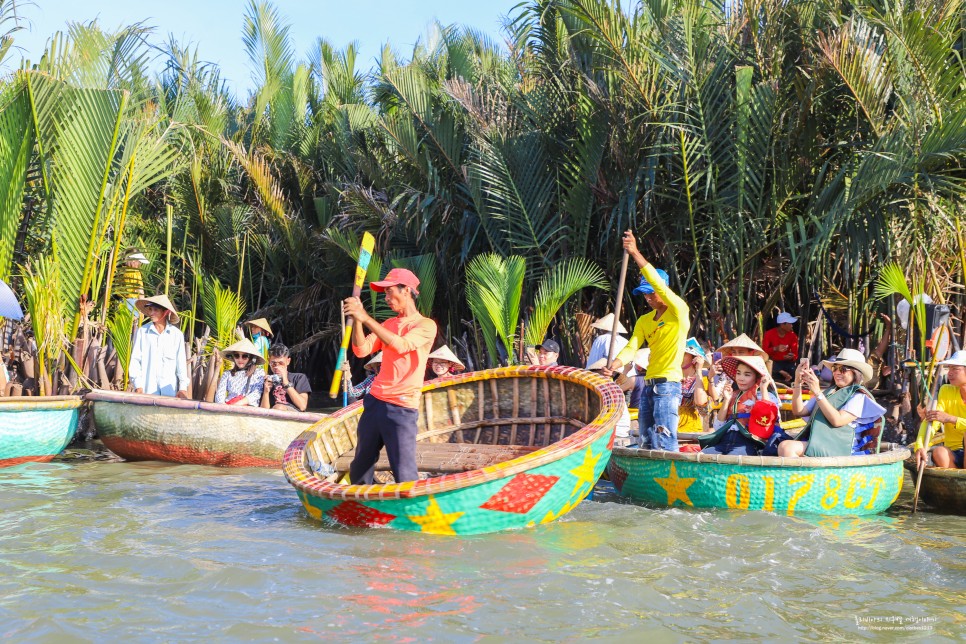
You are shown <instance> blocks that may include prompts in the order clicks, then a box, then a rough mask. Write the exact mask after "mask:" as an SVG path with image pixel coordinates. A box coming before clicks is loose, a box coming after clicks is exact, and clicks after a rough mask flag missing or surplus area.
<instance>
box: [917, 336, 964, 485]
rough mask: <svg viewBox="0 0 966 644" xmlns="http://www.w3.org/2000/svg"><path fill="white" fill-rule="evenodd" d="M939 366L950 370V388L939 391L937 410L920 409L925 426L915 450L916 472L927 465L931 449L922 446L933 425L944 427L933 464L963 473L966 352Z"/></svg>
mask: <svg viewBox="0 0 966 644" xmlns="http://www.w3.org/2000/svg"><path fill="white" fill-rule="evenodd" d="M939 364H941V365H945V366H947V367H949V370H948V371H947V372H946V378H947V379H948V380H949V384H948V385H943V386H942V387H940V388H939V397H938V399H937V400H936V409H935V410H932V411H926V410H925V409H924V408H923V407H920V408H919V416H920V417H922V420H923V423H922V426H921V427H920V428H919V437H918V438H917V439H916V442H915V443H914V444H913V445H912V449H913V450H914V451H915V453H916V466H917V468H919V467H922V465H923V463H924V462H925V464H927V465H928V460H929V457H928V456H927V453H928V452H929V448H928V447H926V446H925V445H924V444H923V443H924V441H925V440H926V428H927V427H929V423H931V422H937V423H942V424H943V444H942V445H937V446H936V447H934V448H933V450H932V460H933V462H934V463H935V464H936V467H947V468H956V469H963V436H964V435H966V402H964V401H966V351H957V352H956V353H954V354H953V355H952V356H950V358H949V359H948V360H944V361H942V362H940V363H939Z"/></svg>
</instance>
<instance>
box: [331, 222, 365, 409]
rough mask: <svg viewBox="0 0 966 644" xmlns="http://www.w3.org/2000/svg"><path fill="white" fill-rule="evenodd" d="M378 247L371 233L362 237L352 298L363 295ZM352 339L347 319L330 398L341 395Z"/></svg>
mask: <svg viewBox="0 0 966 644" xmlns="http://www.w3.org/2000/svg"><path fill="white" fill-rule="evenodd" d="M375 246H376V238H375V237H373V236H372V235H370V234H369V233H364V234H363V235H362V246H361V247H360V248H359V263H358V264H357V265H356V279H355V282H354V283H353V284H352V297H359V294H360V293H362V285H363V284H364V283H365V281H366V273H367V272H368V270H369V260H371V259H372V250H373V248H375ZM351 338H352V318H351V317H348V316H347V317H346V319H345V331H344V334H343V336H342V344H341V346H339V357H337V358H336V359H335V373H333V374H332V384H331V385H330V386H329V398H335V397H336V396H338V395H339V385H340V384H341V383H342V363H343V362H345V357H346V352H347V351H348V349H349V340H350V339H351Z"/></svg>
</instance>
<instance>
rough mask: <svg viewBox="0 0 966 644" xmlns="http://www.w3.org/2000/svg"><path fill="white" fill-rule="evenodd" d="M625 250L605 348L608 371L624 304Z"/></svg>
mask: <svg viewBox="0 0 966 644" xmlns="http://www.w3.org/2000/svg"><path fill="white" fill-rule="evenodd" d="M630 257H631V256H630V255H629V254H628V252H627V249H626V248H625V249H624V256H623V257H622V258H621V276H620V279H619V280H618V281H617V302H616V303H615V304H614V324H613V326H612V327H611V330H610V347H608V348H607V368H608V369H610V368H611V367H612V366H613V364H614V358H616V357H617V356H615V355H614V350H615V349H616V348H617V327H618V325H619V324H620V323H621V305H623V303H624V283H625V282H626V280H627V262H628V260H629V259H630Z"/></svg>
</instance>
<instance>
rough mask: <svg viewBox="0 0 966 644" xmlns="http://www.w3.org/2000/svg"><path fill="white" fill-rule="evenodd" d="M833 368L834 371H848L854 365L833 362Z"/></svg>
mask: <svg viewBox="0 0 966 644" xmlns="http://www.w3.org/2000/svg"><path fill="white" fill-rule="evenodd" d="M831 368H832V373H846V372H848V371H849V370H850V369H851V368H852V367H846V366H845V365H841V364H833V365H832V367H831Z"/></svg>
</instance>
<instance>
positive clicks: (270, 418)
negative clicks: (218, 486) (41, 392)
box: [87, 391, 325, 467]
mask: <svg viewBox="0 0 966 644" xmlns="http://www.w3.org/2000/svg"><path fill="white" fill-rule="evenodd" d="M87 400H89V401H91V403H92V406H93V409H94V425H95V427H96V428H97V433H98V436H99V437H100V439H101V440H102V441H103V442H104V445H105V446H106V447H107V448H108V449H109V450H111V451H112V452H114V453H115V454H117V455H118V456H120V457H122V458H124V459H126V460H129V461H168V462H169V463H190V464H193V465H216V466H219V467H279V466H280V465H281V464H282V456H283V455H284V454H285V448H286V447H288V445H289V443H291V442H292V440H293V439H294V438H295V437H296V436H298V435H299V434H300V433H301V432H302V431H304V430H305V428H306V427H310V426H311V425H312V423H315V422H317V421H319V420H322V419H323V418H325V416H324V415H322V414H305V413H299V412H294V411H281V410H274V409H261V408H256V407H235V406H230V405H218V404H214V403H207V402H198V401H196V400H181V399H178V398H169V397H166V396H148V395H144V394H131V393H124V392H118V391H92V392H90V393H89V394H87Z"/></svg>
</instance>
